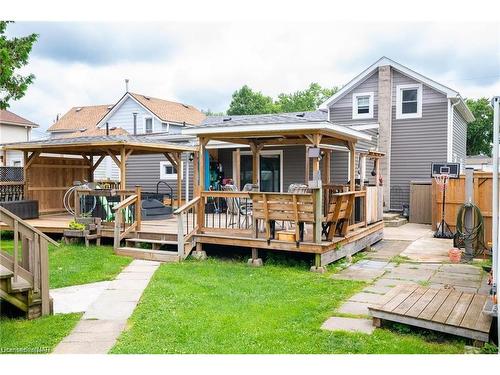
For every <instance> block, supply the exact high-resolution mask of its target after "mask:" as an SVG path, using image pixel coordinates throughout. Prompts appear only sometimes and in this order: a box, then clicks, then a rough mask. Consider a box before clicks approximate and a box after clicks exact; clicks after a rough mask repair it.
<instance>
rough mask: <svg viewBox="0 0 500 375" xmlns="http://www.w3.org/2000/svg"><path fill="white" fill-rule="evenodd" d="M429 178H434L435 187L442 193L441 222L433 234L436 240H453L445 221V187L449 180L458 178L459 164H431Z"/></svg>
mask: <svg viewBox="0 0 500 375" xmlns="http://www.w3.org/2000/svg"><path fill="white" fill-rule="evenodd" d="M431 177H432V178H434V181H435V182H436V185H438V186H439V188H440V189H441V193H442V196H443V198H442V201H441V202H442V203H441V221H440V222H439V224H438V226H437V230H436V232H435V233H434V237H436V238H453V236H454V235H453V232H452V231H451V229H450V226H449V225H448V223H447V222H446V221H445V213H446V212H445V205H446V187H447V185H448V183H449V182H450V178H454V179H456V178H459V177H460V164H459V163H432V164H431Z"/></svg>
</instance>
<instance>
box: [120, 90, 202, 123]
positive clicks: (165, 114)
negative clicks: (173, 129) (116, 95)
mask: <svg viewBox="0 0 500 375" xmlns="http://www.w3.org/2000/svg"><path fill="white" fill-rule="evenodd" d="M129 94H130V95H131V96H132V97H133V98H134V99H135V100H137V101H138V102H139V103H141V104H142V105H143V106H144V107H146V108H147V109H149V110H150V111H151V112H153V113H154V114H155V115H156V116H157V117H158V118H159V119H160V120H162V121H165V122H177V123H184V122H185V123H186V124H189V125H200V124H201V123H202V121H203V120H204V119H205V117H206V116H205V114H204V113H203V112H201V111H199V110H198V109H197V108H195V107H193V106H192V105H189V104H182V103H177V102H172V101H169V100H164V99H159V98H153V97H151V96H147V95H142V94H137V93H133V92H129Z"/></svg>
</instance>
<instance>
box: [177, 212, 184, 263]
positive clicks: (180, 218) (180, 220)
mask: <svg viewBox="0 0 500 375" xmlns="http://www.w3.org/2000/svg"><path fill="white" fill-rule="evenodd" d="M185 216H186V214H185V213H184V212H181V213H180V214H179V215H177V254H178V255H179V257H180V258H181V259H184V218H185Z"/></svg>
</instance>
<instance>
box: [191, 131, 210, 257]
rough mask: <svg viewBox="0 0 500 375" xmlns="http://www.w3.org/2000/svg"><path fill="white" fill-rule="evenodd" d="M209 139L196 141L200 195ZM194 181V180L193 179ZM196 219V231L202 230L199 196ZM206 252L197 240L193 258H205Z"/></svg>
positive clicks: (203, 203) (201, 208)
mask: <svg viewBox="0 0 500 375" xmlns="http://www.w3.org/2000/svg"><path fill="white" fill-rule="evenodd" d="M208 141H209V139H208V138H205V137H199V138H198V142H199V152H198V159H199V161H198V162H197V164H199V165H198V166H199V168H198V173H199V174H198V179H199V183H198V194H199V196H200V197H201V194H202V192H203V191H204V190H205V163H206V160H205V150H206V146H207V143H208ZM195 181H196V180H195ZM196 221H197V224H198V232H202V231H203V227H204V223H205V197H201V198H200V201H199V203H198V210H197V216H196ZM206 257H207V253H206V252H205V251H203V245H202V244H201V243H200V242H198V243H197V244H196V250H195V251H194V252H193V258H196V259H200V260H202V259H206Z"/></svg>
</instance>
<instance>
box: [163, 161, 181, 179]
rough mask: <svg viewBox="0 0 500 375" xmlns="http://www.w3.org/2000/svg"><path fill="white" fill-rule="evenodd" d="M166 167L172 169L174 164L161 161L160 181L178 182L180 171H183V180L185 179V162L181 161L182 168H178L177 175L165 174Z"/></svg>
mask: <svg viewBox="0 0 500 375" xmlns="http://www.w3.org/2000/svg"><path fill="white" fill-rule="evenodd" d="M165 166H169V167H172V163H171V162H169V161H160V180H177V173H179V170H180V171H181V180H182V179H183V173H182V172H183V167H184V161H181V166H180V168H177V173H165V172H164V170H165V168H164V167H165Z"/></svg>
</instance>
